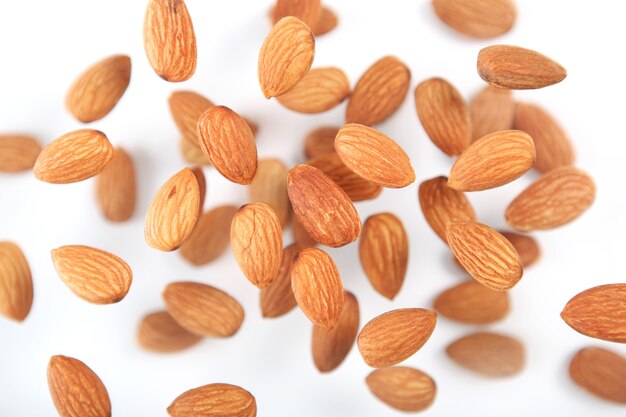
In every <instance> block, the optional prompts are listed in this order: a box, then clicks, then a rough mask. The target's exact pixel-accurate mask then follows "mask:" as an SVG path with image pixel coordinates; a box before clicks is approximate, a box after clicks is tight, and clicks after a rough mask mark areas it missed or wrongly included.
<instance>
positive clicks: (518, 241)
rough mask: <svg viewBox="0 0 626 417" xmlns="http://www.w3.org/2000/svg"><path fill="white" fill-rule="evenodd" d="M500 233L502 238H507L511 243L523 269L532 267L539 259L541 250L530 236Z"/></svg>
mask: <svg viewBox="0 0 626 417" xmlns="http://www.w3.org/2000/svg"><path fill="white" fill-rule="evenodd" d="M500 233H501V234H502V236H504V237H505V238H507V240H508V241H509V242H511V244H512V245H513V247H514V248H515V250H516V251H517V253H518V254H519V257H520V259H521V260H522V265H524V268H526V267H529V266H531V265H533V264H534V263H536V262H537V261H538V260H539V258H540V257H541V249H540V248H539V243H537V241H536V240H535V239H534V238H533V237H532V236H528V235H522V234H520V233H515V232H500Z"/></svg>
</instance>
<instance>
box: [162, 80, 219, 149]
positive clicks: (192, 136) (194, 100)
mask: <svg viewBox="0 0 626 417" xmlns="http://www.w3.org/2000/svg"><path fill="white" fill-rule="evenodd" d="M168 104H169V107H170V114H171V115H172V118H173V119H174V123H175V124H176V127H178V130H179V131H180V133H181V135H182V136H183V139H184V140H186V141H188V142H189V143H190V144H191V145H195V147H197V148H199V147H200V141H199V140H198V119H200V116H202V113H204V112H205V111H206V110H207V109H208V108H210V107H213V106H214V104H213V102H212V101H211V100H209V99H208V98H206V97H204V96H202V95H200V94H198V93H196V92H194V91H184V90H181V91H174V92H173V93H172V94H171V95H170V97H169V99H168Z"/></svg>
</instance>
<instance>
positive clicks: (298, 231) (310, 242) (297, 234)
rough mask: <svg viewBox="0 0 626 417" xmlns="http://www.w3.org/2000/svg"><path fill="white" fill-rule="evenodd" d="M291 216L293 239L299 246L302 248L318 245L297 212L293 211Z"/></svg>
mask: <svg viewBox="0 0 626 417" xmlns="http://www.w3.org/2000/svg"><path fill="white" fill-rule="evenodd" d="M291 217H292V220H291V233H292V234H293V240H294V241H295V242H296V243H297V244H298V246H300V248H302V249H304V248H312V247H315V246H317V241H316V240H315V239H313V238H312V237H311V235H310V234H309V232H307V230H306V229H305V228H304V226H302V223H300V221H299V220H298V217H297V216H296V215H295V213H292V216H291Z"/></svg>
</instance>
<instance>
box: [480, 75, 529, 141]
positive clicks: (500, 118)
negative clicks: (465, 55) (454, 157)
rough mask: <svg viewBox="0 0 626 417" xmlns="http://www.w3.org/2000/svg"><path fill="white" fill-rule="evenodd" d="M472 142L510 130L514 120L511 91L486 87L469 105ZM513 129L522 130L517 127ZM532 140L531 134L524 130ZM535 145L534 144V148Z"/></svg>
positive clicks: (513, 104) (513, 103)
mask: <svg viewBox="0 0 626 417" xmlns="http://www.w3.org/2000/svg"><path fill="white" fill-rule="evenodd" d="M469 110H470V119H471V122H472V140H476V139H480V138H482V137H483V136H486V135H488V134H490V133H494V132H498V131H500V130H511V129H512V128H513V119H514V118H515V102H514V101H513V94H512V92H511V90H505V89H502V88H498V87H493V86H491V85H488V86H487V87H485V88H483V89H482V90H480V91H479V92H478V94H476V95H475V96H474V97H473V98H472V100H471V101H470V103H469ZM515 129H519V130H524V129H521V128H518V127H515ZM524 131H525V132H526V133H528V134H530V136H531V137H532V138H534V136H533V134H532V132H528V131H526V130H524ZM536 145H537V144H536V143H535V146H536Z"/></svg>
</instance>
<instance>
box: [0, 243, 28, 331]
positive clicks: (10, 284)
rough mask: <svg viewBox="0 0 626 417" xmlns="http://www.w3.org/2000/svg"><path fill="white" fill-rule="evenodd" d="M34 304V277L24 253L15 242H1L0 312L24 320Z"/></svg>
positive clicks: (13, 318)
mask: <svg viewBox="0 0 626 417" xmlns="http://www.w3.org/2000/svg"><path fill="white" fill-rule="evenodd" d="M32 305H33V277H32V274H31V272H30V267H29V266H28V261H27V260H26V257H25V256H24V253H23V252H22V250H21V249H20V247H19V246H17V245H16V244H15V243H13V242H6V241H5V242H0V314H2V315H3V316H5V317H7V318H9V319H11V320H15V321H23V320H24V319H25V318H26V316H28V313H29V312H30V308H31V306H32Z"/></svg>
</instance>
